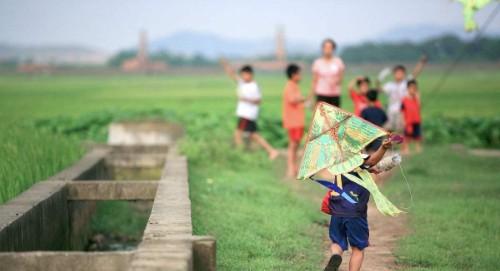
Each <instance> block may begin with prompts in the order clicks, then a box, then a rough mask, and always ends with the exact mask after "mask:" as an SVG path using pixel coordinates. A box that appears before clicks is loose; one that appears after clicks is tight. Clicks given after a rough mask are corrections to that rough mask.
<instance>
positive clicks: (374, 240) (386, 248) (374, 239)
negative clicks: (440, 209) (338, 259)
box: [276, 150, 407, 271]
mask: <svg viewBox="0 0 500 271" xmlns="http://www.w3.org/2000/svg"><path fill="white" fill-rule="evenodd" d="M280 156H281V159H278V160H279V161H277V162H278V163H277V164H278V165H277V167H276V168H277V171H278V174H280V175H283V174H284V172H285V171H284V168H285V163H284V161H283V160H286V151H283V150H282V151H280ZM283 158H284V159H283ZM379 178H380V181H377V183H378V184H379V185H383V183H384V182H385V181H387V180H388V179H389V178H390V174H384V175H383V176H380V177H379ZM283 180H284V182H286V183H288V184H289V185H290V186H291V187H292V188H293V189H294V190H295V191H299V192H300V193H301V194H302V195H304V196H306V197H308V198H310V199H311V200H313V201H314V202H317V203H318V207H319V204H321V200H322V196H323V195H324V193H323V192H322V193H321V194H320V195H319V196H318V194H317V193H316V192H317V191H316V192H315V191H312V190H309V189H308V188H307V186H306V185H304V184H303V183H301V182H300V181H296V180H287V179H285V178H283ZM368 223H369V225H370V247H368V248H367V249H366V251H365V260H364V262H363V267H362V268H361V270H365V271H389V270H398V269H401V267H399V268H398V266H397V265H396V263H395V260H396V259H395V257H394V255H393V250H394V248H395V246H396V244H397V240H398V239H400V238H401V237H403V236H404V235H405V234H406V233H407V229H406V215H405V214H403V215H400V216H398V217H387V216H384V215H382V214H381V213H380V212H379V211H378V210H377V208H376V207H375V205H374V204H373V203H372V202H371V201H370V204H369V206H368ZM324 233H325V234H324V237H323V247H324V251H325V257H324V260H323V263H322V264H321V268H322V267H324V266H325V265H326V262H327V261H328V259H329V258H330V256H331V254H330V244H331V241H330V238H329V237H328V226H326V225H325V227H324ZM349 258H350V252H349V251H346V253H344V255H343V262H342V265H341V268H340V270H342V271H348V270H349ZM321 270H322V269H321Z"/></svg>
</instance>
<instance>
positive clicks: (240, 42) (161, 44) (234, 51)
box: [150, 31, 317, 58]
mask: <svg viewBox="0 0 500 271" xmlns="http://www.w3.org/2000/svg"><path fill="white" fill-rule="evenodd" d="M313 48H317V45H316V44H310V43H308V42H302V41H295V40H287V41H286V49H287V51H288V53H309V52H311V51H312V50H314V49H313ZM150 50H151V51H152V52H155V51H168V52H171V53H176V54H182V55H188V56H192V55H196V54H201V55H203V56H205V57H208V58H217V57H220V56H226V57H230V58H245V57H255V56H269V55H273V54H274V51H275V41H274V39H273V38H263V39H254V40H250V39H248V40H244V39H233V38H225V37H221V36H218V35H216V34H212V33H205V32H194V31H181V32H176V33H174V34H171V35H168V36H166V37H164V38H160V39H156V40H153V41H152V42H151V44H150Z"/></svg>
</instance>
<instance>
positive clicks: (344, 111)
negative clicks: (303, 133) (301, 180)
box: [300, 101, 392, 164]
mask: <svg viewBox="0 0 500 271" xmlns="http://www.w3.org/2000/svg"><path fill="white" fill-rule="evenodd" d="M322 105H326V106H330V107H334V108H336V110H339V111H340V112H342V113H345V114H347V115H349V117H347V118H346V119H344V120H342V121H341V122H344V121H346V120H348V119H349V118H351V117H352V116H353V113H351V112H349V111H346V110H344V109H342V108H340V107H338V106H335V105H331V104H329V103H326V102H322V101H321V102H317V103H316V106H315V107H314V115H313V117H312V120H311V123H309V129H308V131H307V140H306V144H305V145H304V149H307V145H308V144H309V142H311V141H312V140H314V139H315V138H312V135H311V130H312V126H313V124H314V120H315V119H316V114H318V112H319V110H318V108H319V107H320V106H322ZM359 119H360V120H361V121H363V122H365V123H367V124H369V125H372V126H375V127H378V128H379V129H380V130H382V131H384V132H385V133H386V135H388V136H390V135H391V134H392V133H391V132H389V131H388V130H387V129H385V128H383V127H380V126H378V125H375V124H373V123H371V122H369V121H367V120H365V119H362V118H359ZM339 124H340V123H339ZM331 128H333V127H331ZM328 131H329V130H326V131H322V132H321V134H320V135H323V134H325V133H327V132H328ZM320 135H318V136H320ZM367 145H368V144H367ZM365 147H366V146H365ZM303 162H304V156H302V158H301V161H300V164H302V163H303Z"/></svg>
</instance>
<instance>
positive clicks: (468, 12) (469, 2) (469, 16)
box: [457, 0, 491, 32]
mask: <svg viewBox="0 0 500 271" xmlns="http://www.w3.org/2000/svg"><path fill="white" fill-rule="evenodd" d="M457 1H458V2H460V3H462V5H463V6H464V20H465V22H464V23H465V31H468V32H471V31H474V30H476V29H477V23H476V22H475V21H474V15H475V14H476V12H477V11H478V10H480V9H482V8H483V7H484V6H486V5H487V4H489V3H490V2H491V0H457Z"/></svg>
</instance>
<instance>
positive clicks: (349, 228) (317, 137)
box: [297, 103, 402, 271]
mask: <svg viewBox="0 0 500 271" xmlns="http://www.w3.org/2000/svg"><path fill="white" fill-rule="evenodd" d="M382 136H386V137H387V138H386V139H385V140H384V141H383V143H382V144H381V146H380V147H379V148H378V149H377V150H376V151H375V152H374V153H372V154H371V155H369V156H368V155H366V154H364V153H363V149H364V148H365V147H366V146H367V145H368V144H369V143H371V142H372V141H373V140H375V139H376V138H379V137H382ZM400 139H401V137H399V136H392V135H390V134H389V133H388V132H386V131H385V130H383V129H382V128H380V127H378V126H376V125H373V124H371V123H369V122H367V121H365V120H363V119H361V118H359V117H356V116H354V115H353V114H352V113H349V112H346V111H343V110H342V109H340V108H338V107H335V106H331V105H328V104H326V103H319V104H318V105H317V106H316V111H315V113H314V117H313V122H312V124H311V127H310V130H309V134H308V138H307V143H306V147H305V150H304V156H303V159H302V163H301V165H300V168H299V174H298V176H297V178H298V179H311V180H312V181H315V182H318V183H319V184H321V185H323V186H326V187H327V188H328V189H329V192H328V194H327V197H326V199H325V203H324V204H323V206H322V210H323V211H325V212H326V213H328V214H330V215H331V216H332V217H331V221H330V229H329V233H330V239H331V241H332V245H331V252H332V256H331V258H330V260H329V262H328V265H327V266H326V267H325V269H324V270H325V271H334V270H338V267H339V266H340V263H341V262H342V253H343V252H344V251H345V250H347V249H348V247H349V245H350V246H351V248H352V256H351V259H350V262H349V270H351V271H356V270H360V268H361V264H362V263H363V257H364V249H365V248H366V247H367V246H368V245H369V240H368V236H369V229H368V222H367V208H368V200H369V198H370V195H371V196H372V197H373V199H374V201H375V204H376V206H377V208H378V210H379V211H380V212H381V213H383V214H385V215H390V216H395V215H397V214H399V213H401V212H402V211H401V210H399V209H398V208H397V207H396V206H394V205H393V204H392V203H391V202H390V201H389V200H388V199H387V198H386V197H385V196H384V195H383V194H382V193H381V192H380V190H379V189H378V187H377V185H376V184H375V182H374V180H373V179H372V177H371V172H379V171H381V170H386V169H387V167H386V168H384V167H385V166H382V165H381V164H383V163H381V160H382V158H383V157H384V154H385V153H386V151H387V150H388V149H389V148H391V147H392V143H393V142H398V141H400ZM389 160H390V159H389ZM382 162H387V158H385V159H383V160H382ZM398 162H399V161H398ZM384 164H390V163H384Z"/></svg>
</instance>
